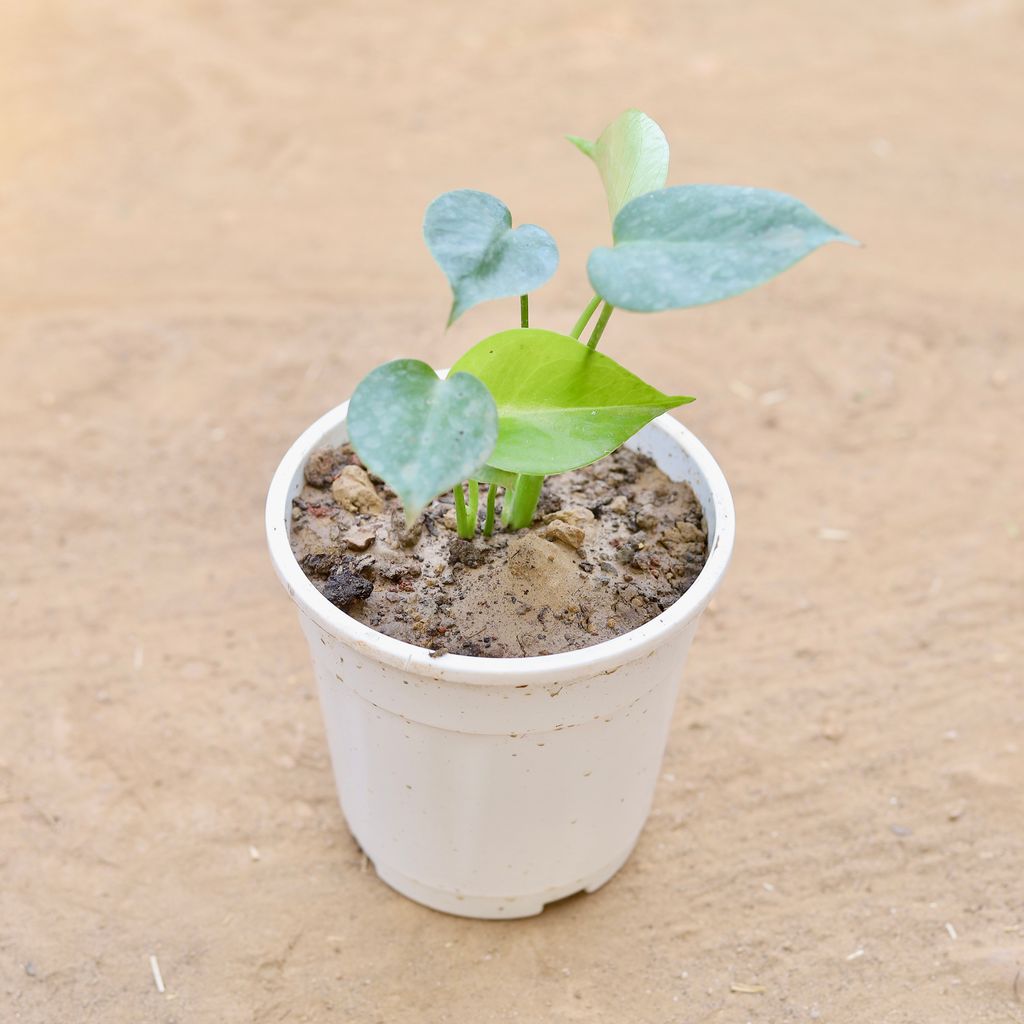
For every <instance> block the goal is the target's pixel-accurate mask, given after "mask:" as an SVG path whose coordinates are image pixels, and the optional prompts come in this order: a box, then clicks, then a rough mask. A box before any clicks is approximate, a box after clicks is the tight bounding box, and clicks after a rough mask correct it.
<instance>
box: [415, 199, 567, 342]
mask: <svg viewBox="0 0 1024 1024" xmlns="http://www.w3.org/2000/svg"><path fill="white" fill-rule="evenodd" d="M423 237H424V238H425V239H426V242H427V247H428V248H429V249H430V253H431V255H432V256H433V257H434V259H435V260H436V261H437V265H438V266H439V267H440V268H441V269H442V270H443V271H444V273H445V276H446V277H447V278H448V283H449V284H450V285H451V287H452V296H453V302H452V311H451V315H450V316H449V317H448V323H449V325H450V324H452V323H454V322H455V320H456V319H457V318H458V317H460V316H461V315H462V314H463V313H465V312H466V310H467V309H471V308H472V307H473V306H475V305H477V304H478V303H480V302H486V301H487V300H488V299H501V298H505V297H506V296H509V295H525V294H526V293H527V292H530V291H533V290H534V289H535V288H539V287H540V286H541V285H542V284H544V282H545V281H547V280H548V279H549V278H550V277H551V275H552V274H554V272H555V270H556V269H557V268H558V246H557V245H555V240H554V239H553V238H552V237H551V236H550V235H549V234H548V233H547V232H546V231H545V230H544V229H543V228H539V227H537V225H536V224H523V225H522V226H521V227H518V228H516V229H515V230H513V229H512V214H511V213H509V209H508V207H507V206H506V205H505V204H504V203H503V202H502V201H501V200H500V199H496V198H495V197H494V196H492V195H488V194H487V193H486V192H476V191H474V190H473V189H468V188H464V189H457V190H456V191H454V192H445V194H444V195H441V196H438V197H437V198H436V199H435V200H434V201H433V202H432V203H431V204H430V205H429V206H428V207H427V213H426V217H425V218H424V220H423Z"/></svg>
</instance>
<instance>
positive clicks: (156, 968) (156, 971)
mask: <svg viewBox="0 0 1024 1024" xmlns="http://www.w3.org/2000/svg"><path fill="white" fill-rule="evenodd" d="M149 969H150V970H151V971H152V972H153V984H154V985H156V990H157V992H159V993H160V994H161V995H162V994H163V993H164V992H165V991H166V989H165V988H164V977H163V975H162V974H161V973H160V964H158V963H157V959H156V957H155V956H153V954H152V953H151V954H150V956H149Z"/></svg>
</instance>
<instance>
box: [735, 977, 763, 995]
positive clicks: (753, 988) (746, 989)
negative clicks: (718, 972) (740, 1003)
mask: <svg viewBox="0 0 1024 1024" xmlns="http://www.w3.org/2000/svg"><path fill="white" fill-rule="evenodd" d="M764 990H765V989H764V985H745V984H744V983H743V982H741V981H734V982H733V983H732V984H731V985H730V986H729V991H730V992H739V993H740V994H741V995H748V996H757V995H760V994H761V993H762V992H764Z"/></svg>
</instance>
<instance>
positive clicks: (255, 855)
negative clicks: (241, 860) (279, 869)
mask: <svg viewBox="0 0 1024 1024" xmlns="http://www.w3.org/2000/svg"><path fill="white" fill-rule="evenodd" d="M249 857H250V858H251V859H252V860H259V859H260V851H259V850H257V849H256V847H255V846H250V847H249Z"/></svg>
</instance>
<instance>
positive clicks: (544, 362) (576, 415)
mask: <svg viewBox="0 0 1024 1024" xmlns="http://www.w3.org/2000/svg"><path fill="white" fill-rule="evenodd" d="M452 370H453V372H463V373H471V374H473V376H474V377H477V378H479V379H480V380H481V381H483V382H484V384H486V385H487V387H488V390H489V391H490V392H491V394H492V395H493V397H494V400H495V402H496V403H497V405H498V442H497V444H496V445H495V446H494V451H492V452H491V455H490V458H489V459H488V460H487V461H488V464H489V465H490V466H492V467H494V468H496V469H503V470H506V471H507V472H510V473H526V474H529V475H536V476H540V475H547V474H550V473H563V472H565V471H566V470H569V469H577V468H578V467H580V466H588V465H590V463H591V462H596V461H597V460H598V459H600V458H603V457H604V456H605V455H607V454H609V453H610V452H613V451H615V449H616V448H618V447H619V445H621V444H622V443H623V442H624V441H627V440H628V439H629V438H630V437H632V436H633V434H635V433H636V432H637V431H638V430H639V429H640V428H641V427H642V426H643V425H644V424H645V423H648V422H650V420H652V419H654V417H655V416H658V415H659V414H660V413H663V412H665V411H666V410H668V409H672V408H675V406H677V405H683V404H685V403H686V402H692V401H693V399H692V398H687V397H685V396H683V395H665V394H662V393H661V392H660V391H658V389H657V388H652V387H651V386H650V385H649V384H645V383H644V382H643V381H642V380H640V378H639V377H636V376H634V375H633V374H632V373H630V372H629V371H628V370H626V369H624V368H623V367H621V366H620V365H619V364H618V363H617V362H615V360H614V359H609V358H608V356H606V355H602V354H601V353H600V352H597V351H593V350H591V349H589V348H587V346H586V345H581V344H580V343H579V342H578V341H577V340H576V339H575V338H570V337H568V336H567V335H564V334H556V333H555V332H554V331H542V330H537V329H535V328H529V329H525V330H524V329H523V328H519V329H518V330H511V331H502V332H501V333H500V334H494V335H492V336H491V337H490V338H485V339H484V340H483V341H481V342H480V343H479V344H478V345H475V346H474V347H473V348H471V349H470V350H469V351H468V352H467V353H466V354H465V355H464V356H463V357H462V358H461V359H460V360H459V361H458V362H457V363H456V364H455V366H453V367H452Z"/></svg>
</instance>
